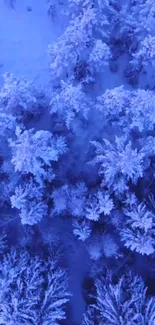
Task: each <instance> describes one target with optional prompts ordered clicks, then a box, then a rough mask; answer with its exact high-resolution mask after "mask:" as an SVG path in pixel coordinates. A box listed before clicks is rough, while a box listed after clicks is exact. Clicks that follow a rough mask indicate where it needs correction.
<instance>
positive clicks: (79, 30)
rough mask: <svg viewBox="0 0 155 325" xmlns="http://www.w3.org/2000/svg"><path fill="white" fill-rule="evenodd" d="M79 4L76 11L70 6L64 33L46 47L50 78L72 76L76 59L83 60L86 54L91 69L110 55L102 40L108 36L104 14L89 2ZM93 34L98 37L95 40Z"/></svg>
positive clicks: (107, 23) (104, 61)
mask: <svg viewBox="0 0 155 325" xmlns="http://www.w3.org/2000/svg"><path fill="white" fill-rule="evenodd" d="M73 7H74V5H73ZM82 7H83V5H82V6H81V9H82V10H79V11H78V13H77V14H75V11H76V10H75V11H74V9H73V15H72V19H71V20H70V22H69V25H68V27H67V28H66V30H65V32H64V33H63V35H62V36H60V38H59V39H58V41H57V42H56V43H54V44H52V45H50V46H49V56H50V60H51V72H52V77H53V79H55V78H60V79H62V78H64V79H65V78H66V76H72V74H73V71H74V68H75V67H76V64H77V62H78V60H79V59H80V60H85V61H87V60H88V57H89V61H90V64H91V65H92V68H93V65H94V63H95V64H96V67H97V69H98V66H97V64H100V65H105V64H106V63H107V60H108V59H109V58H110V55H111V54H110V49H109V46H108V45H107V44H106V43H105V42H104V39H107V35H108V34H107V28H106V27H107V26H108V25H109V22H108V20H107V17H106V16H105V14H104V13H103V11H102V10H100V9H97V8H95V7H94V6H92V4H89V3H85V5H84V7H83V8H82ZM104 27H105V28H104ZM96 35H98V37H99V38H97V39H96ZM100 38H101V40H100ZM95 39H96V40H95ZM102 39H103V42H102ZM91 51H92V54H90V52H91ZM89 54H90V56H89ZM101 61H102V62H101ZM94 68H95V66H94Z"/></svg>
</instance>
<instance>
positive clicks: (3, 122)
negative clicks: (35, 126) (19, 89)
mask: <svg viewBox="0 0 155 325" xmlns="http://www.w3.org/2000/svg"><path fill="white" fill-rule="evenodd" d="M16 125H17V123H16V119H15V117H13V116H12V115H10V114H7V113H2V112H0V136H1V138H2V137H3V138H4V139H5V137H6V139H7V137H9V136H12V135H13V134H14V133H15V129H16ZM1 141H2V139H1Z"/></svg>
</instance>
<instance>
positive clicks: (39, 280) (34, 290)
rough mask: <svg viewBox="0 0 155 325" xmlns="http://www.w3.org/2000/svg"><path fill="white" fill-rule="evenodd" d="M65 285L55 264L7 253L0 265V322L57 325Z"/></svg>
mask: <svg viewBox="0 0 155 325" xmlns="http://www.w3.org/2000/svg"><path fill="white" fill-rule="evenodd" d="M67 282H68V280H67V275H66V272H65V271H64V270H63V269H60V268H59V267H58V266H57V265H56V263H55V262H54V263H52V262H47V263H43V262H42V261H41V260H39V258H38V257H34V256H32V257H31V256H30V255H29V254H28V253H27V252H25V251H23V252H19V251H16V250H11V252H10V253H8V254H7V255H6V256H5V257H4V259H3V261H2V262H1V264H0V323H1V324H4V325H13V324H23V325H24V324H25V325H39V324H42V325H48V324H51V325H58V324H59V321H60V320H62V319H65V318H66V317H65V310H64V307H65V305H66V303H67V302H68V300H69V293H68V290H67Z"/></svg>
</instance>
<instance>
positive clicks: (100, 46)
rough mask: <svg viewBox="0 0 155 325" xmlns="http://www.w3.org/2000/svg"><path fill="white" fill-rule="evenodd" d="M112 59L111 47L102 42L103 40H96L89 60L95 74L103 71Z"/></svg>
mask: <svg viewBox="0 0 155 325" xmlns="http://www.w3.org/2000/svg"><path fill="white" fill-rule="evenodd" d="M110 58H111V52H110V48H109V46H108V45H107V44H106V43H104V42H102V40H99V39H98V40H96V41H95V44H94V46H93V48H92V51H91V53H90V55H89V60H88V62H89V65H90V66H91V67H92V70H94V72H96V71H97V72H99V71H101V69H102V68H103V67H104V66H106V65H108V62H109V59H110Z"/></svg>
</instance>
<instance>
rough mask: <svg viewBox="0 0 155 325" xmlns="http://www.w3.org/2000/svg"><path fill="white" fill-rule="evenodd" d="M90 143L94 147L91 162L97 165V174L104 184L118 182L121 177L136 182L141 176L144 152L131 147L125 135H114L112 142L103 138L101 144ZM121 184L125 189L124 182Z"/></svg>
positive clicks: (111, 185)
mask: <svg viewBox="0 0 155 325" xmlns="http://www.w3.org/2000/svg"><path fill="white" fill-rule="evenodd" d="M91 144H92V145H93V146H94V147H95V149H96V156H95V158H94V159H93V160H92V162H91V163H92V164H93V165H95V164H98V165H99V174H100V175H102V177H103V183H104V184H105V185H106V186H108V187H113V186H114V185H115V184H117V185H118V184H120V182H122V177H123V180H124V181H125V183H127V182H128V181H132V182H133V183H134V184H136V183H137V181H138V179H139V178H140V177H142V176H143V168H144V167H143V165H144V163H143V160H144V156H145V154H144V153H143V152H142V151H139V150H138V149H137V148H135V149H133V148H132V143H131V141H127V140H126V138H125V137H123V136H122V137H117V136H116V137H115V142H114V143H111V142H110V141H109V140H107V139H103V144H101V143H99V142H97V141H91ZM120 185H121V184H120ZM123 186H124V190H125V184H123ZM122 190H123V188H122Z"/></svg>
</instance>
